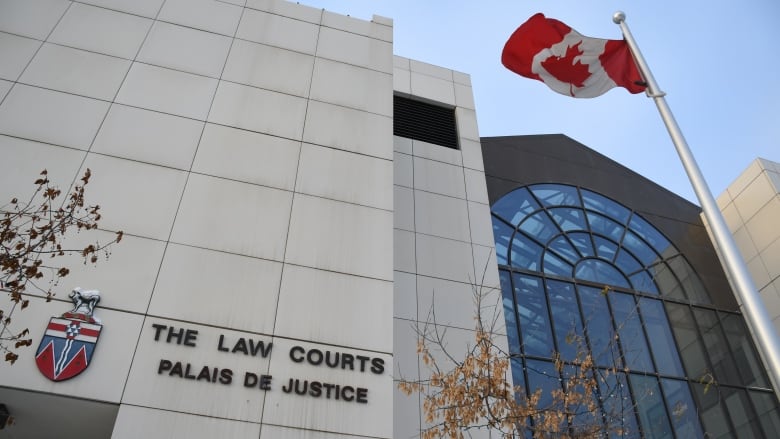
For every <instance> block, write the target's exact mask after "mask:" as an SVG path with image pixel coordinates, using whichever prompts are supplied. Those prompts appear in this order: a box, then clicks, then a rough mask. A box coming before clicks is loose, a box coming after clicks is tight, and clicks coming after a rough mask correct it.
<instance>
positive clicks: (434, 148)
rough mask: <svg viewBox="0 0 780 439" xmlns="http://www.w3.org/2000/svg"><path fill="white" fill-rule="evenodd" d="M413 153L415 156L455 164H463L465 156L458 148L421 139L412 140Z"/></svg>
mask: <svg viewBox="0 0 780 439" xmlns="http://www.w3.org/2000/svg"><path fill="white" fill-rule="evenodd" d="M411 154H414V156H415V157H422V158H426V159H430V160H434V161H437V162H442V163H449V164H451V165H455V166H462V165H463V156H462V154H461V152H460V151H458V150H457V149H452V148H444V147H442V146H440V145H434V144H432V143H427V142H423V141H420V140H414V141H412V152H411Z"/></svg>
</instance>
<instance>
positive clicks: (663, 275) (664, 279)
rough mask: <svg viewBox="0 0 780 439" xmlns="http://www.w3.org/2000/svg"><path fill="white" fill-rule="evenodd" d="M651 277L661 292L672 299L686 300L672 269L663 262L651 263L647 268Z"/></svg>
mask: <svg viewBox="0 0 780 439" xmlns="http://www.w3.org/2000/svg"><path fill="white" fill-rule="evenodd" d="M647 271H649V272H650V273H651V274H652V276H653V279H655V282H656V283H657V284H658V288H660V289H661V294H662V295H663V296H666V297H671V298H673V299H679V300H686V299H687V297H686V296H685V292H684V291H683V289H682V285H680V283H679V282H678V281H677V278H676V277H675V276H674V274H673V273H672V270H670V269H669V267H668V266H667V265H666V264H665V263H663V262H662V263H660V264H656V265H653V266H652V267H650V268H648V269H647Z"/></svg>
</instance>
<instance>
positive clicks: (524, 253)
mask: <svg viewBox="0 0 780 439" xmlns="http://www.w3.org/2000/svg"><path fill="white" fill-rule="evenodd" d="M510 250H511V251H510V253H509V265H511V266H513V267H517V268H525V269H527V270H534V271H540V270H541V267H542V251H543V250H544V249H543V248H542V246H540V245H539V244H537V243H535V242H533V241H532V240H531V239H530V238H528V237H527V236H525V235H523V234H522V233H516V234H515V237H514V239H513V240H512V247H511V248H510Z"/></svg>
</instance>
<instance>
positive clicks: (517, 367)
mask: <svg viewBox="0 0 780 439" xmlns="http://www.w3.org/2000/svg"><path fill="white" fill-rule="evenodd" d="M509 367H511V368H512V385H513V386H515V387H522V388H523V389H525V375H524V374H523V360H522V359H521V358H519V357H514V358H511V359H510V360H509ZM519 396H525V395H524V394H523V395H519Z"/></svg>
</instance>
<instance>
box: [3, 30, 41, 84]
mask: <svg viewBox="0 0 780 439" xmlns="http://www.w3.org/2000/svg"><path fill="white" fill-rule="evenodd" d="M41 44H42V43H41V42H40V41H37V40H33V39H30V38H24V37H20V36H18V35H11V34H7V33H4V32H0V59H2V60H3V62H1V63H0V78H3V79H7V80H9V81H16V79H17V78H19V75H21V74H22V71H23V70H24V68H25V67H27V63H28V62H30V60H31V59H32V57H33V55H35V51H36V50H38V47H39V46H40V45H41Z"/></svg>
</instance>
